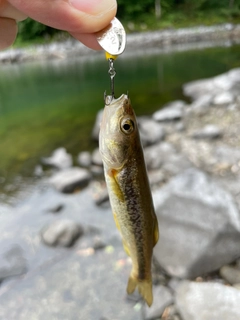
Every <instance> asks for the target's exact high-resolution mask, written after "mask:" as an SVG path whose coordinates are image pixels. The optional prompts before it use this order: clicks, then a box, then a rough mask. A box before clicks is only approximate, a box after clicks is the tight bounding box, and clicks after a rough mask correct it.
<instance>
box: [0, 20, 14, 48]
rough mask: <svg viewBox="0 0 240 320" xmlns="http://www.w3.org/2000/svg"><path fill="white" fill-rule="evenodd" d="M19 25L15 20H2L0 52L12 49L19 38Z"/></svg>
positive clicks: (0, 23)
mask: <svg viewBox="0 0 240 320" xmlns="http://www.w3.org/2000/svg"><path fill="white" fill-rule="evenodd" d="M17 31H18V27H17V23H16V21H15V20H13V19H8V18H0V50H3V49H6V48H8V47H10V46H11V45H12V44H13V43H14V41H15V39H16V36H17Z"/></svg>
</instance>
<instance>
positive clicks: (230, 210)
mask: <svg viewBox="0 0 240 320" xmlns="http://www.w3.org/2000/svg"><path fill="white" fill-rule="evenodd" d="M153 199H154V203H155V209H156V214H157V216H158V218H159V221H160V222H161V223H159V229H160V234H161V240H160V241H159V242H158V243H157V245H156V247H155V249H154V255H155V258H156V259H157V261H158V263H159V264H160V266H161V267H163V268H164V269H165V270H166V271H167V273H168V274H169V275H171V276H175V277H180V278H193V277H197V276H200V275H202V274H205V273H207V272H211V271H214V270H217V269H219V268H220V267H221V266H223V265H224V264H227V263H230V262H232V261H234V260H235V259H236V257H238V256H240V247H239V245H238V243H239V241H240V216H239V212H238V209H237V207H236V204H235V202H234V200H233V198H232V196H231V194H229V193H228V192H226V191H225V190H223V189H222V188H220V187H219V186H218V185H217V184H216V183H214V182H213V181H212V180H211V179H210V178H209V177H208V176H207V175H206V174H204V173H203V172H201V171H198V170H196V169H188V170H186V171H185V172H183V173H182V174H179V175H178V176H176V177H175V178H172V179H171V180H170V182H169V183H168V184H167V185H166V186H164V187H162V188H160V189H159V190H156V191H155V192H154V193H153Z"/></svg>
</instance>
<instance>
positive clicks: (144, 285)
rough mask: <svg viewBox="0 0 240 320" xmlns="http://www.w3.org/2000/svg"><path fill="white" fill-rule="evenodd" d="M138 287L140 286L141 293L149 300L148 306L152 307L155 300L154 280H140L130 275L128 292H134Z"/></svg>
mask: <svg viewBox="0 0 240 320" xmlns="http://www.w3.org/2000/svg"><path fill="white" fill-rule="evenodd" d="M136 287H138V291H139V293H140V295H141V296H142V297H143V299H144V300H145V301H146V302H147V304H148V306H149V307H151V305H152V302H153V295H152V281H151V280H142V281H139V280H138V279H136V278H134V277H133V276H132V275H130V277H129V279H128V285H127V293H128V294H131V293H133V292H134V290H135V289H136Z"/></svg>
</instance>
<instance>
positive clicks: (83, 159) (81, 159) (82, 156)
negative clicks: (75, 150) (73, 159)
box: [77, 151, 92, 167]
mask: <svg viewBox="0 0 240 320" xmlns="http://www.w3.org/2000/svg"><path fill="white" fill-rule="evenodd" d="M91 160H92V156H91V153H90V152H88V151H83V152H80V153H79V155H78V158H77V161H78V164H79V165H80V166H82V167H89V166H90V165H91Z"/></svg>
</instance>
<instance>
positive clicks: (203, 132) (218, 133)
mask: <svg viewBox="0 0 240 320" xmlns="http://www.w3.org/2000/svg"><path fill="white" fill-rule="evenodd" d="M222 135H223V132H222V130H221V129H220V128H219V127H218V126H215V125H213V124H208V125H206V126H205V127H203V128H202V129H200V130H197V131H195V132H193V133H192V138H194V139H217V138H220V137H222Z"/></svg>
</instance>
